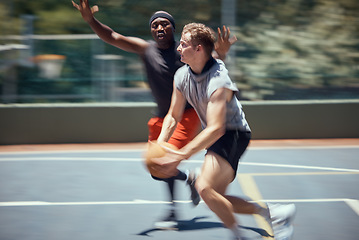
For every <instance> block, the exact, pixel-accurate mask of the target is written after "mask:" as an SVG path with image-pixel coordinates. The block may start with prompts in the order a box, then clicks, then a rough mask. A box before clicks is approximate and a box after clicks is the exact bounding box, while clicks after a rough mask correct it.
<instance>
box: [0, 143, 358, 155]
mask: <svg viewBox="0 0 359 240" xmlns="http://www.w3.org/2000/svg"><path fill="white" fill-rule="evenodd" d="M342 148H344V149H347V148H349V149H358V148H359V145H341V146H336V145H332V146H268V147H251V146H249V147H248V150H249V151H256V150H291V149H293V150H296V149H298V150H301V149H318V150H320V149H342ZM144 151H145V147H144V148H138V149H88V150H84V149H83V150H47V151H24V152H16V151H15V152H1V153H0V156H1V155H29V154H30V155H31V154H49V153H51V154H53V153H64V152H65V153H114V152H144ZM203 152H204V151H203Z"/></svg>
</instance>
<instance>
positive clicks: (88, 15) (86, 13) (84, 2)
mask: <svg viewBox="0 0 359 240" xmlns="http://www.w3.org/2000/svg"><path fill="white" fill-rule="evenodd" d="M71 2H72V5H73V6H74V7H75V8H76V9H77V10H79V11H80V12H81V15H82V18H83V19H84V20H85V21H86V22H89V21H91V20H92V19H93V15H94V13H96V12H98V11H99V9H98V6H97V5H95V6H93V7H91V8H90V6H89V2H88V0H80V4H77V3H75V2H74V1H71Z"/></svg>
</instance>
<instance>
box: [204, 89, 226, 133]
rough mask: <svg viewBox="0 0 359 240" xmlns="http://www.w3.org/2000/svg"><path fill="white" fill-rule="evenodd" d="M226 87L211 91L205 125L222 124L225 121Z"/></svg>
mask: <svg viewBox="0 0 359 240" xmlns="http://www.w3.org/2000/svg"><path fill="white" fill-rule="evenodd" d="M227 94H228V92H227V89H225V88H220V89H217V90H216V91H215V92H213V93H212V95H211V97H210V100H209V102H208V105H207V125H208V126H210V125H220V126H221V125H223V124H225V122H226V104H227V101H226V99H227V97H226V96H227Z"/></svg>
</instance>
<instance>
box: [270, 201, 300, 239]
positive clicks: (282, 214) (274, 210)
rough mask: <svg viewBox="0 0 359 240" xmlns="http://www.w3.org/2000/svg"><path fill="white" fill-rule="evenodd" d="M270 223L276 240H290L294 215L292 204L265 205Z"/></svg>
mask: <svg viewBox="0 0 359 240" xmlns="http://www.w3.org/2000/svg"><path fill="white" fill-rule="evenodd" d="M267 206H268V210H269V213H270V221H271V225H272V228H273V233H274V238H275V239H276V240H290V239H292V237H293V232H294V228H293V225H292V223H293V220H294V216H295V213H296V207H295V205H294V204H267Z"/></svg>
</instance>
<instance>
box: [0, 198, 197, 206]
mask: <svg viewBox="0 0 359 240" xmlns="http://www.w3.org/2000/svg"><path fill="white" fill-rule="evenodd" d="M175 202H177V203H191V201H189V200H187V201H175ZM168 203H170V202H166V201H150V200H141V199H135V200H133V201H99V202H45V201H14V202H0V207H26V206H78V205H146V204H168Z"/></svg>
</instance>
